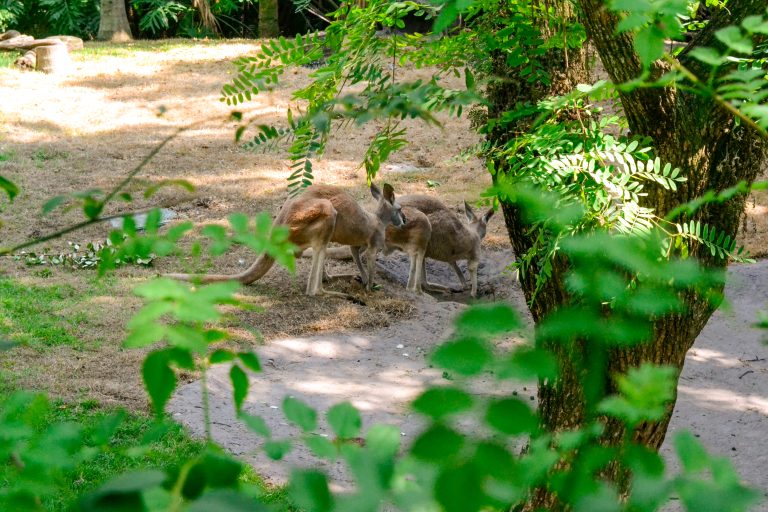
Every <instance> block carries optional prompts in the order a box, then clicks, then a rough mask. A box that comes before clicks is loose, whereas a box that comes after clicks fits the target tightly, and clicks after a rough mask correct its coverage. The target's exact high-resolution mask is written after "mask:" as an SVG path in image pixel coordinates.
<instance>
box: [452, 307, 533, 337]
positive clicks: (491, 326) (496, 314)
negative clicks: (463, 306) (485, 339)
mask: <svg viewBox="0 0 768 512" xmlns="http://www.w3.org/2000/svg"><path fill="white" fill-rule="evenodd" d="M456 327H457V329H459V330H460V331H463V332H466V333H468V334H474V335H482V334H489V335H497V334H506V333H508V332H510V331H514V330H517V329H520V328H521V327H522V322H521V321H520V318H519V316H518V315H517V312H516V311H515V310H514V309H512V307H511V306H509V305H507V304H503V303H496V304H489V305H483V306H473V307H471V308H469V309H467V310H466V311H465V312H463V313H462V314H461V315H459V317H458V318H457V319H456Z"/></svg>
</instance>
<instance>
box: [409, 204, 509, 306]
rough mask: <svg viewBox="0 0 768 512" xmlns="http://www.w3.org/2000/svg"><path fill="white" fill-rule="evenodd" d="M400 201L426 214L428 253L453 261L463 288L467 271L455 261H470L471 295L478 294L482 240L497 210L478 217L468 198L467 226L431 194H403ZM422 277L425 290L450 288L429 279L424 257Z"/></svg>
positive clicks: (436, 258)
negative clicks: (478, 272) (429, 233)
mask: <svg viewBox="0 0 768 512" xmlns="http://www.w3.org/2000/svg"><path fill="white" fill-rule="evenodd" d="M399 203H400V204H401V205H402V207H403V208H406V207H409V208H415V209H417V210H419V211H421V212H422V213H424V214H425V215H426V216H427V219H428V220H429V225H430V228H431V236H430V237H429V243H428V244H427V247H426V251H425V256H426V257H427V258H432V259H435V260H438V261H445V262H447V263H450V264H451V267H452V268H453V270H454V271H455V272H456V275H457V276H458V277H459V281H461V286H462V288H463V289H466V288H467V281H466V279H464V274H463V273H462V271H461V269H460V268H459V266H458V265H457V264H456V262H457V261H458V260H467V267H468V269H469V276H470V283H471V290H470V295H471V296H472V297H477V267H478V264H479V263H480V242H482V240H483V238H484V237H485V232H486V227H487V225H488V220H489V219H490V218H491V217H492V216H493V213H494V211H493V208H491V209H489V210H488V211H487V212H485V214H484V215H483V216H482V217H479V218H478V217H477V216H476V215H475V212H474V211H473V210H472V208H471V207H470V206H469V205H468V204H467V203H466V201H465V202H464V212H465V214H466V216H467V219H469V225H466V224H464V223H463V222H461V220H459V218H458V216H457V215H456V214H455V213H453V212H452V211H451V210H450V208H448V207H447V206H446V205H445V204H444V203H442V202H441V201H440V200H438V199H435V198H433V197H430V196H426V195H421V194H413V195H406V196H401V197H400V199H399ZM420 279H421V281H420V282H421V287H422V289H424V290H429V291H440V292H449V291H451V290H450V288H448V287H446V286H442V285H438V284H433V283H430V282H429V281H428V280H427V272H426V266H425V265H424V260H423V259H422V268H421V275H420Z"/></svg>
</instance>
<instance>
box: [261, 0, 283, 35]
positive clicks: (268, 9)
mask: <svg viewBox="0 0 768 512" xmlns="http://www.w3.org/2000/svg"><path fill="white" fill-rule="evenodd" d="M279 35H280V25H279V23H278V19H277V0H259V37H277V36H279Z"/></svg>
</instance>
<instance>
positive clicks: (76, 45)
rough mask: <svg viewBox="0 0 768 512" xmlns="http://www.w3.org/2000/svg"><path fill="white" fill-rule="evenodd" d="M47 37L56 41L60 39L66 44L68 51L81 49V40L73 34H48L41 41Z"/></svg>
mask: <svg viewBox="0 0 768 512" xmlns="http://www.w3.org/2000/svg"><path fill="white" fill-rule="evenodd" d="M48 39H51V40H56V41H61V42H62V43H64V44H66V45H67V50H69V51H70V52H73V51H75V50H82V49H83V40H82V39H80V38H79V37H75V36H49V37H46V38H45V39H43V41H45V40H48Z"/></svg>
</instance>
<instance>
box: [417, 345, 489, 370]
mask: <svg viewBox="0 0 768 512" xmlns="http://www.w3.org/2000/svg"><path fill="white" fill-rule="evenodd" d="M431 359H432V362H433V363H434V364H435V365H437V366H439V367H441V368H444V369H446V370H450V371H453V372H456V373H458V374H461V375H477V374H478V373H480V372H482V371H483V370H484V369H485V368H486V366H488V364H489V363H490V362H491V361H492V359H493V355H492V353H491V350H490V348H489V346H488V343H487V342H485V341H482V340H480V339H477V338H471V337H465V338H462V339H460V340H458V341H451V342H448V343H443V344H442V345H440V346H439V347H438V348H437V350H435V352H434V353H433V354H432V358H431Z"/></svg>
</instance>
